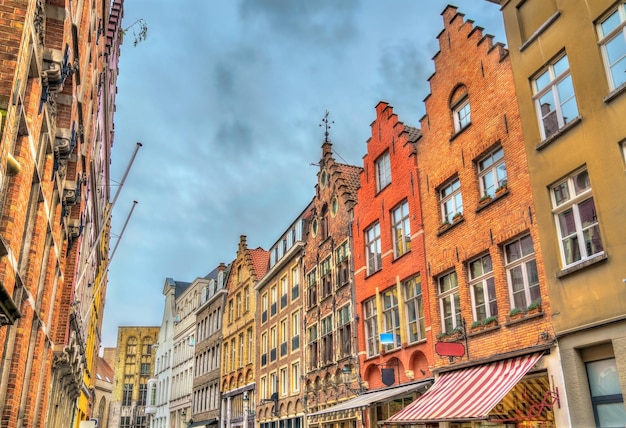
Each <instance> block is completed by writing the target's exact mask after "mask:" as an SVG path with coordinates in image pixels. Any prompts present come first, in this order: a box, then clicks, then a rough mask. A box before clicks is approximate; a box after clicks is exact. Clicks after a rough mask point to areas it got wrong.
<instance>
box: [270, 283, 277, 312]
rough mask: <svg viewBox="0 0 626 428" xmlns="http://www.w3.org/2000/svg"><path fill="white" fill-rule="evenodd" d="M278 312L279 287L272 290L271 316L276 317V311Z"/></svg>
mask: <svg viewBox="0 0 626 428" xmlns="http://www.w3.org/2000/svg"><path fill="white" fill-rule="evenodd" d="M277 310H278V287H277V286H275V285H274V286H273V287H272V288H271V289H270V315H271V316H274V315H276V311H277Z"/></svg>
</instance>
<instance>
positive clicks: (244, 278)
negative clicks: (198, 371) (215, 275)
mask: <svg viewBox="0 0 626 428" xmlns="http://www.w3.org/2000/svg"><path fill="white" fill-rule="evenodd" d="M268 260H269V253H268V252H267V251H266V250H264V249H262V248H260V247H259V248H255V249H248V244H247V242H246V237H245V236H244V235H242V236H241V238H240V240H239V246H238V248H237V258H236V259H235V260H234V261H233V262H232V263H231V269H230V274H229V275H228V280H227V282H226V284H227V285H226V288H227V289H228V297H227V298H226V308H225V310H224V318H223V322H222V337H223V342H222V379H221V392H222V418H221V423H222V425H221V428H231V427H245V428H249V427H254V423H255V422H254V413H253V412H251V411H250V403H254V402H255V381H254V379H255V355H254V353H255V349H256V348H255V346H256V340H255V312H256V308H257V301H256V292H255V289H254V287H255V286H256V284H257V282H258V281H259V280H260V279H261V278H263V276H264V275H265V272H267V269H268ZM244 421H245V423H244Z"/></svg>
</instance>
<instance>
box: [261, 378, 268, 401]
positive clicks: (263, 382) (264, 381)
mask: <svg viewBox="0 0 626 428" xmlns="http://www.w3.org/2000/svg"><path fill="white" fill-rule="evenodd" d="M259 389H260V391H259V392H260V393H261V399H262V400H266V399H267V398H268V397H269V394H268V393H267V378H266V377H265V376H261V387H260V388H259Z"/></svg>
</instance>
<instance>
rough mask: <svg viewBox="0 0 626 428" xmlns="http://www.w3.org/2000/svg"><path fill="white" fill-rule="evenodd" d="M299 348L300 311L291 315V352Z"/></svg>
mask: <svg viewBox="0 0 626 428" xmlns="http://www.w3.org/2000/svg"><path fill="white" fill-rule="evenodd" d="M298 348H300V311H296V312H294V313H292V314H291V350H292V351H293V350H296V349H298Z"/></svg>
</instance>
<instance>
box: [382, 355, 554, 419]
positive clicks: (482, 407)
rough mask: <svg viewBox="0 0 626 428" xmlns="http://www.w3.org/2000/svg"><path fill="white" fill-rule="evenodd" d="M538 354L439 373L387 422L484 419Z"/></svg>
mask: <svg viewBox="0 0 626 428" xmlns="http://www.w3.org/2000/svg"><path fill="white" fill-rule="evenodd" d="M541 356H542V353H537V354H529V355H523V356H519V357H516V358H510V359H507V360H502V361H496V362H494V363H490V364H483V365H480V366H476V367H470V368H467V369H463V370H457V371H452V372H447V373H443V374H442V375H441V376H439V377H438V378H437V379H436V380H435V383H434V385H433V387H432V388H431V389H429V390H428V391H426V393H424V395H422V396H421V397H420V398H418V399H417V400H416V401H414V402H413V403H411V404H409V405H408V406H407V407H405V408H404V409H402V410H400V411H399V412H398V413H396V414H395V415H393V416H392V417H390V418H389V419H388V420H387V421H386V423H389V424H417V423H426V422H444V421H464V420H472V419H486V418H487V415H488V414H489V412H490V411H491V410H492V409H493V408H494V407H495V406H496V405H497V404H498V403H499V402H500V401H501V400H502V399H503V398H504V397H505V396H506V394H507V393H508V392H509V391H510V390H511V388H513V387H514V386H515V384H516V383H518V382H519V381H520V380H521V379H522V378H523V377H524V375H525V374H526V373H528V371H529V370H530V369H531V368H532V367H533V366H534V365H535V364H536V363H537V361H539V359H540V358H541Z"/></svg>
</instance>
